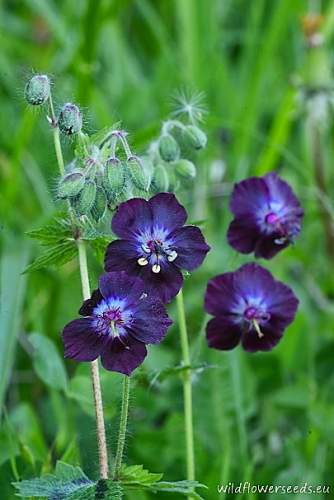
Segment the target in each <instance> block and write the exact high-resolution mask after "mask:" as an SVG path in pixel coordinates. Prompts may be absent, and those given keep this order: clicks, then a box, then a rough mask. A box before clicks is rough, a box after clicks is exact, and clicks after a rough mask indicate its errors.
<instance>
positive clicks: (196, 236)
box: [170, 226, 210, 271]
mask: <svg viewBox="0 0 334 500" xmlns="http://www.w3.org/2000/svg"><path fill="white" fill-rule="evenodd" d="M170 238H171V240H173V242H174V245H175V248H177V258H176V259H175V261H174V262H175V265H177V266H178V267H180V268H183V269H186V270H187V271H192V270H193V269H196V268H197V267H199V266H200V265H201V264H202V262H203V260H204V259H205V256H206V254H207V253H208V251H209V250H210V247H209V245H207V244H206V242H205V239H204V237H203V234H202V232H201V230H200V229H199V228H198V227H196V226H185V227H181V228H179V229H176V230H175V231H174V232H173V233H172V234H171V235H170Z"/></svg>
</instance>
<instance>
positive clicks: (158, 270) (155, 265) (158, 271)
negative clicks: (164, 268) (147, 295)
mask: <svg viewBox="0 0 334 500" xmlns="http://www.w3.org/2000/svg"><path fill="white" fill-rule="evenodd" d="M152 271H153V272H154V273H155V274H158V273H160V271H161V267H160V266H159V264H154V266H152Z"/></svg>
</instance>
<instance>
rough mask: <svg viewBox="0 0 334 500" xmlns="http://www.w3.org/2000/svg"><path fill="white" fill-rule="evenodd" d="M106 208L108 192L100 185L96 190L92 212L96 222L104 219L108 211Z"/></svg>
mask: <svg viewBox="0 0 334 500" xmlns="http://www.w3.org/2000/svg"><path fill="white" fill-rule="evenodd" d="M106 208H107V197H106V194H105V192H104V189H103V188H101V187H98V188H97V190H96V197H95V201H94V204H93V206H92V209H91V212H90V213H91V216H92V217H93V219H94V220H95V222H100V220H101V219H103V217H104V215H105V213H106Z"/></svg>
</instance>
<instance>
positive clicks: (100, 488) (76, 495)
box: [14, 461, 122, 500]
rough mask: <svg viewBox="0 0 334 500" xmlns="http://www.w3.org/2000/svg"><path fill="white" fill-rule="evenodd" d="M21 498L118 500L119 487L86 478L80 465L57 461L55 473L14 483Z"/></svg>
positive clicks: (119, 496) (119, 494) (119, 497)
mask: <svg viewBox="0 0 334 500" xmlns="http://www.w3.org/2000/svg"><path fill="white" fill-rule="evenodd" d="M14 487H15V488H16V489H17V491H18V493H17V495H18V496H19V497H21V498H28V497H33V498H35V497H38V498H40V497H42V498H47V499H48V500H53V499H54V500H56V499H57V500H96V499H100V500H120V499H121V498H122V495H121V491H122V490H121V487H120V486H119V485H118V484H114V483H112V482H107V481H104V482H103V484H101V482H99V481H98V482H94V481H91V480H90V479H88V477H87V476H86V474H85V473H84V472H83V471H82V470H81V469H80V467H73V466H72V465H69V464H66V463H64V462H60V461H59V462H57V465H56V469H55V473H54V474H47V475H45V476H42V477H40V478H36V479H30V480H25V481H21V482H16V483H14Z"/></svg>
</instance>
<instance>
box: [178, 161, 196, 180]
mask: <svg viewBox="0 0 334 500" xmlns="http://www.w3.org/2000/svg"><path fill="white" fill-rule="evenodd" d="M173 167H174V171H175V173H176V174H177V175H179V176H180V177H182V178H183V179H194V178H195V177H196V167H195V165H194V164H193V162H192V161H189V160H186V159H184V158H181V159H180V160H178V161H176V162H175V163H173Z"/></svg>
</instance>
